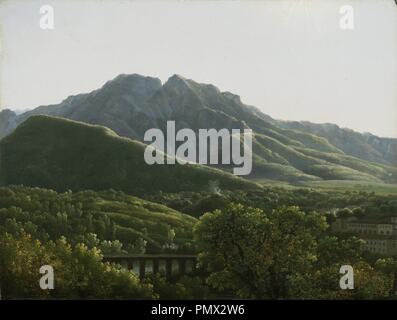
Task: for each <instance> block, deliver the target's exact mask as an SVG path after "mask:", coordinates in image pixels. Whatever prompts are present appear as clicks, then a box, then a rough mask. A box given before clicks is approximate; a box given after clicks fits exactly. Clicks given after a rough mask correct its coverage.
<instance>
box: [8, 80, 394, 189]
mask: <svg viewBox="0 0 397 320" xmlns="http://www.w3.org/2000/svg"><path fill="white" fill-rule="evenodd" d="M1 114H2V113H0V134H1V133H2V132H5V131H8V132H10V131H12V130H10V129H11V128H10V126H11V127H12V125H13V124H15V126H17V125H18V124H20V123H22V122H24V121H25V120H26V119H28V118H29V117H31V116H33V115H49V116H56V117H63V118H67V119H71V120H76V121H82V122H85V123H89V124H98V125H102V126H105V127H108V128H110V129H112V130H113V131H115V132H116V133H117V134H118V135H120V136H124V137H128V138H131V139H134V140H137V141H141V142H142V141H143V136H144V133H145V132H146V130H148V129H151V128H159V129H161V130H163V132H164V131H165V128H166V122H167V121H169V120H172V121H175V122H176V126H177V128H176V129H177V130H179V129H182V128H186V127H187V128H191V129H193V130H194V131H197V130H198V129H200V128H214V129H217V130H219V129H223V128H226V129H245V128H250V129H252V130H253V131H254V133H255V135H254V141H253V148H254V150H253V151H254V155H253V160H254V168H253V172H252V174H251V176H250V178H254V179H255V178H256V179H275V180H283V181H300V180H310V181H311V180H346V179H352V180H365V181H373V182H380V181H383V182H395V181H396V179H397V172H396V170H395V168H394V167H393V166H394V162H393V160H394V155H396V158H397V139H395V140H393V139H391V140H390V139H386V140H385V138H379V137H376V136H368V135H366V136H364V135H362V134H359V133H355V132H354V131H353V133H350V132H347V131H343V130H345V129H341V128H339V127H338V126H336V125H330V126H336V127H331V128H334V131H329V130H328V131H327V130H325V129H324V128H323V127H321V125H315V124H311V125H307V122H306V123H303V124H302V123H300V122H287V121H281V120H275V119H273V118H271V117H270V116H268V115H266V114H264V113H263V112H261V111H260V110H259V109H258V108H256V107H254V106H249V105H245V104H244V103H242V101H241V98H240V97H239V96H238V95H235V94H233V93H230V92H227V91H226V92H222V91H220V90H219V89H218V88H217V87H215V86H214V85H212V84H200V83H197V82H195V81H193V80H190V79H186V78H184V77H182V76H180V75H173V76H171V77H170V78H169V79H168V80H167V81H166V82H165V83H164V84H162V83H161V81H160V79H158V78H154V77H145V76H141V75H138V74H132V75H126V74H122V75H119V76H117V77H116V78H114V79H113V80H110V81H108V82H106V83H105V84H104V85H103V86H102V87H101V88H99V89H96V90H94V91H92V92H90V93H85V94H79V95H75V96H70V97H68V98H66V99H64V100H63V101H62V102H61V103H60V104H56V105H49V106H40V107H38V108H36V109H33V110H31V111H28V112H25V113H23V114H21V115H19V116H16V115H15V116H13V115H11V118H12V119H11V120H12V121H10V120H8V122H7V123H9V125H8V127H7V126H3V125H2V121H1V119H2V115H1ZM10 124H11V125H10ZM3 127H4V128H5V129H3ZM327 127H328V125H327ZM322 128H323V129H322ZM330 132H331V133H332V132H333V136H332V134H331V136H330ZM369 137H370V138H369ZM374 137H375V138H374ZM382 139H383V140H382ZM374 144H377V146H374ZM222 169H225V170H228V168H222Z"/></svg>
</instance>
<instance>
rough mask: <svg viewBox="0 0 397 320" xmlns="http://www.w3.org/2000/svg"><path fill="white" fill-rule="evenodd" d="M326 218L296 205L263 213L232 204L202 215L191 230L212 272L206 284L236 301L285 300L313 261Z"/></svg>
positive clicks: (201, 255) (203, 258)
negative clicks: (252, 299)
mask: <svg viewBox="0 0 397 320" xmlns="http://www.w3.org/2000/svg"><path fill="white" fill-rule="evenodd" d="M325 228H326V223H325V219H324V218H323V217H321V216H319V215H308V214H305V213H304V212H302V211H300V210H299V209H298V208H297V207H283V208H280V209H278V210H273V211H272V213H271V214H269V215H265V214H264V212H263V211H262V210H260V209H255V208H250V207H244V206H242V205H239V204H231V205H229V206H228V207H227V208H225V209H224V210H222V211H221V210H215V211H214V212H213V213H206V214H205V215H203V216H202V217H201V219H200V221H199V222H198V224H197V225H196V227H195V236H196V239H197V242H198V245H199V249H200V251H201V253H200V255H199V260H200V262H201V263H202V264H203V266H205V267H206V269H207V270H208V271H209V272H210V273H211V274H210V275H209V277H208V283H209V284H210V285H211V286H213V287H214V288H216V289H218V290H221V291H224V292H228V291H230V290H231V291H232V292H233V294H234V295H235V296H237V297H239V298H270V299H278V298H288V297H289V296H290V285H291V284H292V283H291V281H292V279H293V278H294V277H297V276H298V275H302V276H304V275H305V274H306V273H307V272H309V271H310V268H311V265H312V263H313V262H314V261H315V260H316V241H315V239H316V236H317V235H318V234H319V233H321V232H323V231H324V230H325Z"/></svg>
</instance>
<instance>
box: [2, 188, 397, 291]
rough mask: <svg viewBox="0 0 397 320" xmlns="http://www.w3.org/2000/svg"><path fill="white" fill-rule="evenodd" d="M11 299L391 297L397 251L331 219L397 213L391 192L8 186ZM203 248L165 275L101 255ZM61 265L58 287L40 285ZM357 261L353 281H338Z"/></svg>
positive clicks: (5, 259) (5, 222) (6, 265)
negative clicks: (134, 192) (193, 263)
mask: <svg viewBox="0 0 397 320" xmlns="http://www.w3.org/2000/svg"><path fill="white" fill-rule="evenodd" d="M0 208H1V209H0V286H1V293H2V298H3V299H4V298H5V299H10V298H125V299H128V298H168V299H169V298H176V299H182V298H184V299H186V298H199V299H200V298H217V297H230V298H259V299H294V298H298V299H311V298H316V299H371V298H379V299H393V298H396V296H395V292H396V282H397V281H396V279H397V277H396V275H397V261H396V260H395V259H393V258H392V257H387V256H375V255H374V254H369V253H366V252H363V250H362V246H361V244H362V243H361V240H360V239H358V238H357V237H355V236H354V235H350V234H335V233H333V232H332V231H331V228H330V224H331V223H332V221H334V219H335V218H336V217H338V216H342V215H346V214H350V215H356V216H361V217H362V216H369V217H371V218H372V219H375V220H376V219H382V217H390V216H397V201H396V200H395V196H394V195H388V194H383V195H381V194H375V193H366V192H352V191H345V192H320V191H314V190H313V189H302V188H290V189H285V188H281V187H264V188H263V189H261V190H248V191H237V192H231V191H221V190H220V189H219V188H218V187H217V185H216V183H214V184H213V185H212V188H211V190H209V191H203V192H182V193H162V192H159V193H158V194H155V195H151V196H147V199H141V198H137V197H134V196H130V195H127V194H125V193H123V192H120V191H114V190H107V191H100V192H95V191H81V192H71V191H67V192H63V193H58V192H55V191H52V190H48V189H42V188H30V187H24V186H9V187H1V188H0ZM170 252H172V253H191V254H197V255H198V265H197V269H196V271H195V273H194V274H192V275H189V276H184V277H182V278H175V279H168V280H166V279H165V277H164V275H163V274H161V273H160V274H154V275H153V274H149V275H147V276H146V278H145V279H143V280H142V281H140V280H139V279H138V277H137V275H135V274H134V273H133V272H132V271H129V270H127V269H124V268H122V267H121V266H120V265H117V264H110V263H107V262H103V260H102V259H103V256H104V255H114V254H117V255H124V254H126V255H127V254H142V253H170ZM46 264H48V265H51V266H54V269H55V270H56V271H55V272H56V284H55V289H54V290H41V289H40V287H39V286H38V281H39V279H40V276H41V275H40V273H39V272H38V270H39V268H40V266H42V265H46ZM344 264H349V265H352V266H353V268H354V270H355V283H356V284H355V288H356V289H355V290H347V291H344V290H340V288H339V279H340V274H339V268H340V266H341V265H344Z"/></svg>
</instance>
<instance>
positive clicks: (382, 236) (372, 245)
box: [331, 217, 397, 255]
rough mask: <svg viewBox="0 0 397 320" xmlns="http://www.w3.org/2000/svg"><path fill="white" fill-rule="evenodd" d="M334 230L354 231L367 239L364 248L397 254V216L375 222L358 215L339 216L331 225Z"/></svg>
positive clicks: (379, 252) (378, 252) (376, 251)
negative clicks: (343, 217) (345, 217)
mask: <svg viewBox="0 0 397 320" xmlns="http://www.w3.org/2000/svg"><path fill="white" fill-rule="evenodd" d="M331 228H332V230H333V231H334V232H344V233H354V234H357V235H359V236H360V238H362V239H363V240H364V241H365V244H364V245H363V248H364V250H367V251H370V252H373V253H377V254H384V255H397V217H389V218H387V219H386V220H384V221H382V222H381V223H375V222H373V221H368V220H364V219H358V218H357V217H350V218H347V219H342V218H338V219H336V221H335V222H334V223H333V224H332V226H331Z"/></svg>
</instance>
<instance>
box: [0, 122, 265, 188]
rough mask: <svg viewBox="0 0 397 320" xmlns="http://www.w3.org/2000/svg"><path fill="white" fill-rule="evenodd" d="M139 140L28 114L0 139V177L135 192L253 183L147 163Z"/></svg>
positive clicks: (11, 182)
mask: <svg viewBox="0 0 397 320" xmlns="http://www.w3.org/2000/svg"><path fill="white" fill-rule="evenodd" d="M145 147H146V146H145V145H144V144H143V143H141V142H137V141H133V140H131V139H128V138H121V137H119V136H118V135H117V134H116V133H114V132H113V131H111V130H110V129H108V128H105V127H102V126H97V125H89V124H85V123H82V122H76V121H72V120H67V119H63V118H56V117H49V116H32V117H30V118H29V119H27V120H26V121H25V122H23V123H22V124H20V125H19V126H18V127H17V129H16V130H15V131H14V132H13V133H11V134H10V135H8V136H7V137H5V138H3V139H2V140H1V141H0V182H1V184H2V185H20V184H22V185H27V186H35V187H43V188H50V189H54V190H56V191H66V190H69V189H70V190H73V191H79V190H87V189H91V190H106V189H111V188H112V189H115V190H121V191H124V192H127V193H133V194H136V195H140V194H150V193H155V192H158V191H164V192H178V191H202V190H206V189H210V188H211V186H212V183H213V182H216V183H217V184H219V188H221V189H228V190H233V189H255V188H258V186H257V185H256V184H255V183H253V182H249V181H246V180H243V179H241V178H238V177H235V176H233V175H232V174H229V173H226V172H223V171H220V170H217V169H213V168H210V167H206V166H202V165H196V164H189V165H179V164H175V165H165V164H164V165H147V164H146V163H145V160H144V151H145Z"/></svg>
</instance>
